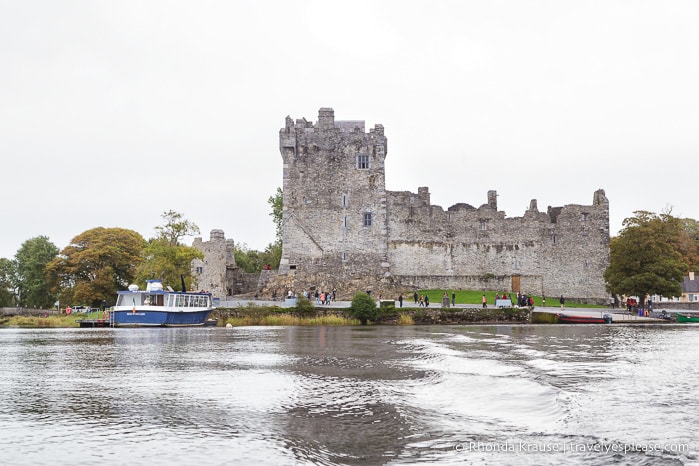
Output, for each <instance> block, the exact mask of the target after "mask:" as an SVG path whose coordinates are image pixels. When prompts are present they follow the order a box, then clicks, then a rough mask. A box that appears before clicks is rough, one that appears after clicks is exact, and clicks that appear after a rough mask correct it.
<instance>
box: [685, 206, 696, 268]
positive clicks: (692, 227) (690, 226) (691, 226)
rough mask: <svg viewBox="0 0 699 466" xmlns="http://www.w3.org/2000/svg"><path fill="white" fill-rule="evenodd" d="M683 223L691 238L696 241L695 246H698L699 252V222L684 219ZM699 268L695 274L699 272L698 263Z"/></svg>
mask: <svg viewBox="0 0 699 466" xmlns="http://www.w3.org/2000/svg"><path fill="white" fill-rule="evenodd" d="M682 222H683V224H684V229H685V231H686V232H687V234H688V235H689V237H690V238H692V240H693V241H694V244H696V246H697V250H699V222H698V221H696V220H694V219H692V218H684V219H682ZM697 266H698V267H695V272H699V262H698V263H697Z"/></svg>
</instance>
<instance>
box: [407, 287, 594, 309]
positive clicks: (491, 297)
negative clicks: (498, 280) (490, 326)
mask: <svg viewBox="0 0 699 466" xmlns="http://www.w3.org/2000/svg"><path fill="white" fill-rule="evenodd" d="M445 291H446V292H447V296H449V301H450V302H451V294H452V292H453V293H454V294H456V304H478V305H480V304H481V303H482V299H483V291H474V290H418V292H417V294H418V296H420V295H421V294H427V295H428V296H429V297H430V304H431V305H437V306H439V305H440V304H441V303H442V294H443V293H444V292H445ZM509 296H510V295H509V293H508V297H509ZM514 296H515V304H516V300H517V293H514ZM485 297H486V299H487V300H488V306H494V305H495V291H486V292H485ZM532 297H533V298H534V306H542V303H541V296H532ZM558 299H559V298H558V297H553V296H547V297H546V306H547V307H556V306H560V304H559V301H558ZM412 302H413V295H412V293H410V294H408V295H403V303H404V304H403V305H404V306H405V305H408V306H409V305H410V304H411V303H412ZM566 307H582V308H584V307H599V306H596V305H594V304H578V303H568V302H566Z"/></svg>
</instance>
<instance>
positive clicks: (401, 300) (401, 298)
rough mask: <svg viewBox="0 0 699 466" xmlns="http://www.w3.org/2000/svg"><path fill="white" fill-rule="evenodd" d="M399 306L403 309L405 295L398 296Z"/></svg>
mask: <svg viewBox="0 0 699 466" xmlns="http://www.w3.org/2000/svg"><path fill="white" fill-rule="evenodd" d="M398 304H399V306H400V307H403V293H401V294H400V295H398Z"/></svg>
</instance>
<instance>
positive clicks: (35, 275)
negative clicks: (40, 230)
mask: <svg viewBox="0 0 699 466" xmlns="http://www.w3.org/2000/svg"><path fill="white" fill-rule="evenodd" d="M56 255H58V247H57V246H56V245H54V244H53V243H52V242H51V241H49V239H48V237H46V236H37V237H36V238H32V239H28V240H27V241H25V242H24V243H22V246H21V247H20V248H19V250H18V251H17V254H15V267H16V268H15V279H16V291H17V294H18V302H19V304H20V305H21V306H29V307H31V306H35V307H39V308H50V307H52V306H53V303H54V302H55V301H56V296H55V294H53V293H52V292H51V290H50V288H49V286H48V284H47V283H46V276H45V275H44V268H45V267H46V264H48V263H49V262H51V261H52V260H53V259H54V258H55V257H56Z"/></svg>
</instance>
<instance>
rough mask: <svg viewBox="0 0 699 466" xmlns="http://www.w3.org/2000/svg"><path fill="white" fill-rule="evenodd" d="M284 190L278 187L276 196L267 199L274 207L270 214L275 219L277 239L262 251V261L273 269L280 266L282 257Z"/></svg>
mask: <svg viewBox="0 0 699 466" xmlns="http://www.w3.org/2000/svg"><path fill="white" fill-rule="evenodd" d="M283 200H284V197H283V191H282V188H277V192H276V193H275V194H274V196H270V197H269V199H267V203H268V204H269V205H270V207H271V208H272V212H270V214H269V215H270V216H271V217H272V219H273V220H274V228H275V238H276V239H275V241H274V242H273V243H269V244H268V245H267V247H266V248H265V250H264V252H263V253H262V262H263V263H264V264H269V265H270V267H272V268H273V269H278V268H279V262H280V261H281V258H282V225H283V223H282V222H283V217H282V215H283V208H284V204H283Z"/></svg>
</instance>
